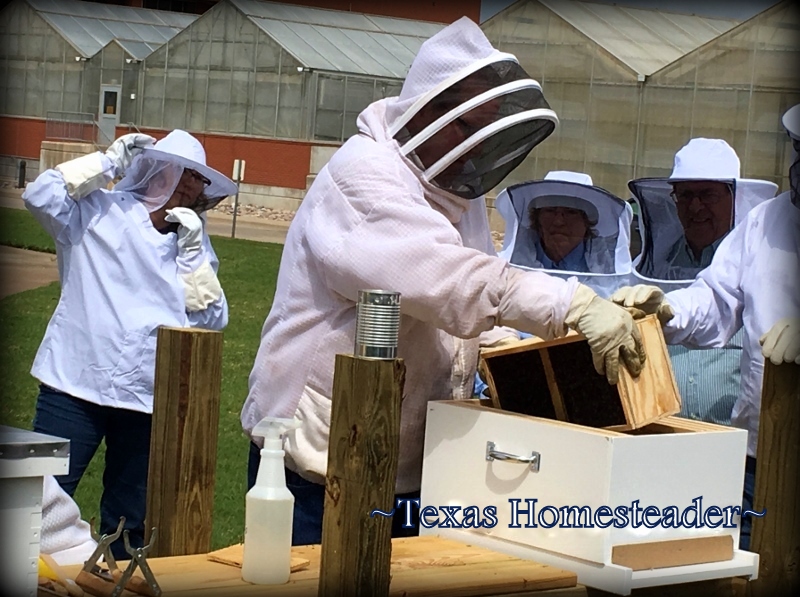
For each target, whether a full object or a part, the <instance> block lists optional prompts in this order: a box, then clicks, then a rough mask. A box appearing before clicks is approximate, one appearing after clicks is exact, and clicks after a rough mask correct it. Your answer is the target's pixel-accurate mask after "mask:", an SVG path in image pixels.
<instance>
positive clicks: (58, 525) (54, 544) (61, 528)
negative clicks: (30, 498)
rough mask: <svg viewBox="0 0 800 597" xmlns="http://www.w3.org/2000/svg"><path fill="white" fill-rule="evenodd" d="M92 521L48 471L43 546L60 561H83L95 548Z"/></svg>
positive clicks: (45, 488)
mask: <svg viewBox="0 0 800 597" xmlns="http://www.w3.org/2000/svg"><path fill="white" fill-rule="evenodd" d="M96 547H97V543H96V542H95V540H94V539H92V533H91V530H90V529H89V525H88V524H87V523H86V522H85V521H84V520H82V519H81V512H80V509H79V508H78V504H76V503H75V501H74V500H73V499H72V498H71V497H69V494H67V492H66V491H64V490H63V489H61V486H60V485H59V484H58V481H56V479H55V477H53V476H52V475H45V477H44V489H43V494H42V534H41V536H40V541H39V549H40V551H41V552H42V553H46V554H49V555H51V556H53V559H54V560H55V561H56V563H57V564H60V565H61V566H69V565H71V564H83V563H84V562H85V561H86V560H88V559H89V557H90V556H91V555H92V553H93V552H94V550H95V548H96Z"/></svg>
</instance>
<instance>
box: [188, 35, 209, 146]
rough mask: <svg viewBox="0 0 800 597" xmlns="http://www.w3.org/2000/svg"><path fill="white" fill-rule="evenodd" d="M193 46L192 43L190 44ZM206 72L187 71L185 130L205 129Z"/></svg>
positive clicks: (197, 70) (198, 70) (203, 70)
mask: <svg viewBox="0 0 800 597" xmlns="http://www.w3.org/2000/svg"><path fill="white" fill-rule="evenodd" d="M192 43H193V45H194V42H192ZM207 94H208V72H207V71H206V70H205V69H202V70H200V69H192V70H191V71H189V102H188V105H187V107H186V128H187V129H189V130H190V131H202V130H204V129H205V127H206V98H207V96H208V95H207Z"/></svg>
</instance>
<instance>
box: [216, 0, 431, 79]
mask: <svg viewBox="0 0 800 597" xmlns="http://www.w3.org/2000/svg"><path fill="white" fill-rule="evenodd" d="M230 1H231V4H233V5H234V6H236V7H237V8H238V9H239V10H240V11H241V12H242V13H243V14H244V15H246V16H247V17H248V18H249V19H250V20H251V21H253V23H255V24H256V26H258V27H259V29H261V30H262V31H263V32H264V33H266V34H267V35H269V36H270V37H271V38H272V39H274V40H275V41H276V42H277V43H278V44H280V45H281V46H282V47H283V48H284V49H285V50H286V51H287V52H289V53H290V54H291V55H292V56H294V57H295V59H296V60H297V61H298V62H300V64H302V65H303V66H304V67H306V68H310V69H315V70H324V71H333V72H341V73H353V74H360V75H368V76H373V77H387V78H392V79H402V78H404V77H405V76H406V73H407V71H408V68H409V67H410V66H411V62H412V61H413V60H414V56H416V54H417V51H418V50H419V47H420V46H421V45H422V42H424V41H425V40H426V39H428V38H429V37H431V36H432V35H434V34H435V33H437V32H438V31H440V30H441V29H443V28H444V27H445V25H443V24H441V23H430V22H427V21H414V20H411V19H398V18H392V17H379V16H373V15H365V14H361V13H356V12H344V11H339V10H326V9H320V8H307V7H305V6H295V5H289V4H278V3H274V2H261V1H259V0H230Z"/></svg>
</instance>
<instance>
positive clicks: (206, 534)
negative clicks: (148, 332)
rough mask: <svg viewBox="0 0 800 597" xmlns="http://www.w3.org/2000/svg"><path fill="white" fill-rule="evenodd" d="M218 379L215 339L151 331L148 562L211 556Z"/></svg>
mask: <svg viewBox="0 0 800 597" xmlns="http://www.w3.org/2000/svg"><path fill="white" fill-rule="evenodd" d="M221 374H222V333H220V332H211V331H207V330H201V329H196V328H191V329H186V328H180V329H177V328H166V327H162V328H159V330H158V343H157V348H156V373H155V391H154V399H153V424H152V425H153V426H152V432H151V437H150V468H149V473H148V479H147V517H146V525H147V529H146V530H147V532H148V534H149V532H150V529H151V528H153V527H155V528H156V529H157V538H156V542H155V545H154V547H153V549H152V550H151V553H150V555H151V556H152V557H156V556H158V557H161V556H177V555H190V554H197V553H208V552H209V551H210V550H211V520H212V516H211V514H212V510H213V506H214V480H215V476H216V465H217V432H218V426H219V404H220V385H221V377H222V375H221Z"/></svg>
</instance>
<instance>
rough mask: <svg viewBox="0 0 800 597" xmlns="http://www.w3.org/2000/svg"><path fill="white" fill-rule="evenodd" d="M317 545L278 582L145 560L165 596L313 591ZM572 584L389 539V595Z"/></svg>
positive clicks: (309, 595) (475, 553)
mask: <svg viewBox="0 0 800 597" xmlns="http://www.w3.org/2000/svg"><path fill="white" fill-rule="evenodd" d="M321 551H322V549H321V546H319V545H305V546H299V547H293V548H292V555H293V557H297V558H301V559H306V560H308V561H310V565H309V566H308V568H305V569H303V570H299V571H297V572H292V574H291V576H290V577H289V582H288V583H286V584H283V585H252V584H250V583H246V582H244V581H243V580H241V570H240V569H239V568H236V567H234V566H228V565H225V564H220V563H217V562H212V561H209V560H208V559H207V556H206V555H191V556H175V557H167V558H152V559H148V563H149V565H150V567H151V568H152V570H153V573H154V575H155V577H156V579H157V580H158V583H159V585H160V586H161V589H162V592H163V594H164V595H165V597H168V596H173V595H174V596H184V595H185V596H187V597H188V596H189V595H192V596H194V595H199V596H203V597H212V596H214V597H223V596H225V597H227V596H229V595H230V596H232V595H266V596H269V595H276V596H277V595H281V596H290V595H296V596H298V597H299V596H303V597H313V596H316V595H317V591H318V580H319V572H320V559H321ZM80 569H81V567H80V566H79V565H77V566H69V567H65V574H66V575H67V576H68V577H69V578H74V577H75V575H77V573H78V571H79V570H80ZM576 584H577V577H576V575H575V574H574V573H572V572H566V571H563V570H559V569H557V568H553V567H550V566H545V565H543V564H539V563H536V562H532V561H529V560H521V559H518V558H514V557H512V556H508V555H505V554H501V553H498V552H494V551H491V550H488V549H483V548H480V547H476V546H473V545H468V544H464V543H460V542H457V541H452V540H448V539H441V538H439V537H432V536H425V537H410V538H405V539H394V540H393V541H392V567H391V586H390V590H389V594H390V595H393V596H394V595H397V596H398V597H400V596H403V597H422V596H429V595H461V596H462V597H471V596H480V595H508V594H524V595H540V597H546V596H549V595H551V590H552V594H553V595H554V597H555V596H558V597H566V596H567V595H570V596H572V595H580V596H581V597H583V596H585V594H586V591H585V589H584V588H583V587H576ZM558 587H564V588H565V589H558ZM570 587H571V588H572V590H571V591H570V589H569V588H570ZM565 590H566V591H567V592H566V593H565V592H564V591H565Z"/></svg>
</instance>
